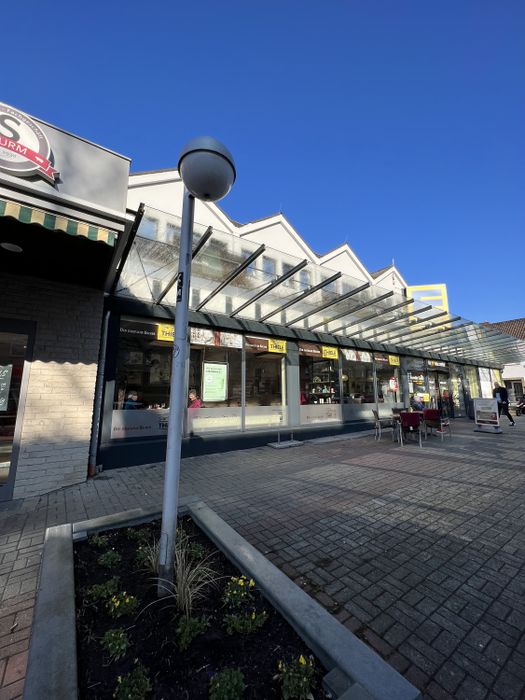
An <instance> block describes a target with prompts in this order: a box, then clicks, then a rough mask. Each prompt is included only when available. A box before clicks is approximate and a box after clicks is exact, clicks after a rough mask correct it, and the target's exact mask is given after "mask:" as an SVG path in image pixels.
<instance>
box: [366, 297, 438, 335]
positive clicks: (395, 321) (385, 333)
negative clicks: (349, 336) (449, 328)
mask: <svg viewBox="0 0 525 700" xmlns="http://www.w3.org/2000/svg"><path fill="white" fill-rule="evenodd" d="M431 308H432V305H431V304H430V305H428V306H424V307H423V308H422V309H420V310H419V313H423V311H428V310H429V309H431ZM445 313H446V312H445ZM413 315H414V312H413V311H410V312H409V313H408V314H402V315H401V316H398V317H397V318H393V319H391V320H390V321H383V322H381V323H376V325H375V326H370V327H369V328H365V330H364V331H363V333H368V332H369V331H374V332H373V333H372V335H373V336H374V340H377V339H378V338H380V337H381V336H382V335H387V334H388V333H392V331H395V330H396V329H395V328H393V329H390V330H389V331H380V332H379V333H375V329H376V328H384V327H385V326H389V325H390V324H391V323H398V322H399V321H403V320H404V319H405V318H410V316H413ZM437 315H438V316H441V315H442V314H437ZM432 318H436V316H429V317H428V318H426V319H425V321H427V320H428V321H429V320H430V319H432ZM417 323H422V321H418V322H417ZM417 323H414V324H412V325H417ZM409 325H410V324H409ZM404 332H405V333H406V328H405V331H404ZM361 339H362V340H368V337H366V338H365V337H364V336H361Z"/></svg>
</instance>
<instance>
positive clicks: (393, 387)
mask: <svg viewBox="0 0 525 700" xmlns="http://www.w3.org/2000/svg"><path fill="white" fill-rule="evenodd" d="M374 360H375V366H376V381H377V403H378V408H379V415H380V416H383V417H388V416H391V415H392V409H393V408H403V401H402V390H401V383H400V379H399V365H400V359H399V356H398V355H386V354H383V353H377V352H376V353H374Z"/></svg>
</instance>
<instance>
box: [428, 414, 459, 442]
mask: <svg viewBox="0 0 525 700" xmlns="http://www.w3.org/2000/svg"><path fill="white" fill-rule="evenodd" d="M423 417H424V420H425V437H426V435H427V431H428V429H429V428H430V434H431V435H432V428H434V429H435V431H436V434H437V435H439V436H440V437H441V442H443V437H444V435H445V431H446V430H447V429H448V434H449V436H450V437H452V428H451V426H450V418H443V416H441V415H440V413H439V411H438V410H437V409H436V408H425V410H424V411H423Z"/></svg>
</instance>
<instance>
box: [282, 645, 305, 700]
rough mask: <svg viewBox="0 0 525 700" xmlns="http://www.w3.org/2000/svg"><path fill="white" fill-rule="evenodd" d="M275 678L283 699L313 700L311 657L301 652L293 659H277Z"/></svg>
mask: <svg viewBox="0 0 525 700" xmlns="http://www.w3.org/2000/svg"><path fill="white" fill-rule="evenodd" d="M275 679H276V680H277V681H279V683H280V684H281V697H282V698H283V700H313V695H312V690H313V689H314V685H315V668H314V662H313V660H312V659H311V658H308V659H305V657H304V656H303V655H302V654H301V656H300V657H299V658H298V659H293V661H289V662H285V661H279V665H278V671H277V675H276V676H275Z"/></svg>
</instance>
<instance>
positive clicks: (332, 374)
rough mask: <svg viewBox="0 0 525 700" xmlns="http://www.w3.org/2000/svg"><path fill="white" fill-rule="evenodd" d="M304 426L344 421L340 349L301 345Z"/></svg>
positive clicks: (301, 396) (302, 343)
mask: <svg viewBox="0 0 525 700" xmlns="http://www.w3.org/2000/svg"><path fill="white" fill-rule="evenodd" d="M299 381H300V397H299V402H300V414H301V423H305V424H310V423H324V422H331V421H338V420H341V415H342V414H341V406H340V394H339V355H338V350H337V348H332V347H325V346H321V345H315V344H313V343H306V342H302V341H300V343H299Z"/></svg>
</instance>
